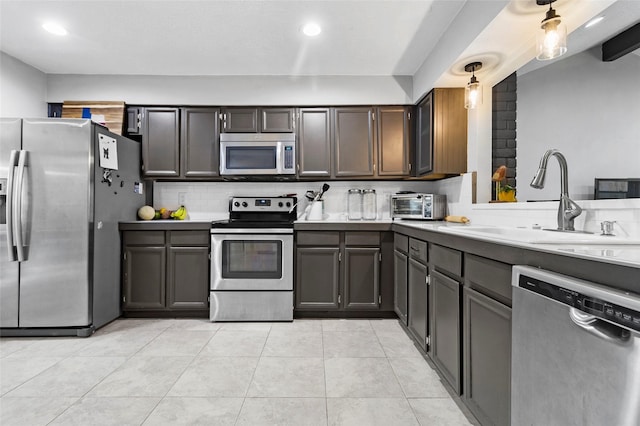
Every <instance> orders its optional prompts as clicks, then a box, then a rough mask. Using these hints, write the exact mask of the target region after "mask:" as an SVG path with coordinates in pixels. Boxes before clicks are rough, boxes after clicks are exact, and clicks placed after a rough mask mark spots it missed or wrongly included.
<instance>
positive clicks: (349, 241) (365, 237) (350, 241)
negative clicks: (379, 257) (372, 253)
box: [344, 232, 380, 246]
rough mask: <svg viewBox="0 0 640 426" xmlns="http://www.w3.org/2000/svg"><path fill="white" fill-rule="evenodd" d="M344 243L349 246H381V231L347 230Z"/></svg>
mask: <svg viewBox="0 0 640 426" xmlns="http://www.w3.org/2000/svg"><path fill="white" fill-rule="evenodd" d="M344 243H345V245H347V246H380V233H379V232H345V234H344Z"/></svg>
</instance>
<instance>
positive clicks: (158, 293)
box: [122, 231, 209, 312]
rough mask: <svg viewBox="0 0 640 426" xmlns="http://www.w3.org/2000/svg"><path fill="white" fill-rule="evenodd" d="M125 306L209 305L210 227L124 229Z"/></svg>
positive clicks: (163, 308)
mask: <svg viewBox="0 0 640 426" xmlns="http://www.w3.org/2000/svg"><path fill="white" fill-rule="evenodd" d="M122 234H123V242H124V243H123V244H124V246H123V253H124V255H123V262H124V263H123V267H122V271H123V277H122V286H123V290H122V294H123V297H122V299H123V305H122V309H123V311H125V312H144V311H153V312H163V311H166V312H176V311H201V312H205V311H207V309H208V305H209V302H208V297H209V232H208V231H123V233H122Z"/></svg>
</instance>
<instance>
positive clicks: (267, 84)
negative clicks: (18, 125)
mask: <svg viewBox="0 0 640 426" xmlns="http://www.w3.org/2000/svg"><path fill="white" fill-rule="evenodd" d="M47 82H48V92H47V101H48V102H62V101H64V100H87V99H90V100H102V101H124V102H126V103H128V104H152V105H294V106H296V105H300V106H305V105H308V106H312V105H371V104H396V105H397V104H411V103H413V101H412V97H411V95H412V78H411V77H410V76H404V77H402V76H400V77H366V76H355V77H354V76H322V77H312V76H301V77H295V76H196V77H189V76H186V77H178V76H133V75H124V76H116V75H67V74H65V75H61V74H55V75H54V74H52V75H49V76H48V77H47Z"/></svg>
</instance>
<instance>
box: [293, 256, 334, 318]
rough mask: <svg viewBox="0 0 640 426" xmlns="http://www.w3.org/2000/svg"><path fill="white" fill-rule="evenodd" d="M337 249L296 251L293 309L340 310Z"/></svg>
mask: <svg viewBox="0 0 640 426" xmlns="http://www.w3.org/2000/svg"><path fill="white" fill-rule="evenodd" d="M339 256H340V247H338V246H336V247H298V248H297V249H296V291H295V293H296V309H310V310H335V309H338V308H339V307H340V303H339V300H338V297H339V291H340V261H339Z"/></svg>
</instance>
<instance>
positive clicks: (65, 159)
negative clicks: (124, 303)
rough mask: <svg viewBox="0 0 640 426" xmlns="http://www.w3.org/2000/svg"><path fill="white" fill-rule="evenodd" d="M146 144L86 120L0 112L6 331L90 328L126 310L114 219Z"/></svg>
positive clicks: (131, 207)
mask: <svg viewBox="0 0 640 426" xmlns="http://www.w3.org/2000/svg"><path fill="white" fill-rule="evenodd" d="M142 192H143V185H142V181H141V179H140V144H139V143H137V142H135V141H132V140H130V139H127V138H125V137H122V136H119V135H116V134H114V133H111V132H109V131H108V130H107V129H106V128H105V127H102V126H100V125H97V124H95V123H92V122H91V121H90V120H82V119H60V118H54V119H26V118H25V119H17V118H16V119H10V118H3V119H0V212H1V213H0V335H3V336H9V335H13V336H15V335H28V336H36V335H38V336H42V335H53V336H60V335H74V336H89V335H91V334H92V333H93V331H95V329H97V328H98V327H101V326H102V325H105V324H106V323H108V322H110V321H112V320H113V319H115V318H117V317H118V316H120V313H121V310H120V238H119V233H118V222H119V221H121V220H135V218H136V211H137V208H138V207H140V206H142V205H143V204H144V203H145V197H144V195H143V194H142Z"/></svg>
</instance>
